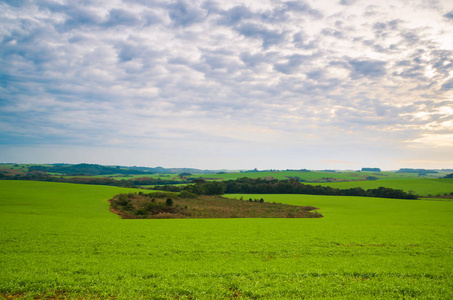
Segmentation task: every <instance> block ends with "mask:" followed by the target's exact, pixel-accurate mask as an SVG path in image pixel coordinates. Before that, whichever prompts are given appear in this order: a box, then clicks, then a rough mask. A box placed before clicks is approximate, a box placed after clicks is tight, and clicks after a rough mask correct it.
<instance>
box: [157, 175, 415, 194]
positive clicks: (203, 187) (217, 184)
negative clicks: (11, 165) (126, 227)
mask: <svg viewBox="0 0 453 300" xmlns="http://www.w3.org/2000/svg"><path fill="white" fill-rule="evenodd" d="M194 183H195V184H193V185H187V186H183V187H178V189H179V190H176V189H175V187H171V190H172V191H179V192H186V193H191V194H194V195H222V194H306V195H329V196H361V197H378V198H395V199H418V196H417V195H415V194H412V193H406V192H404V191H403V190H397V189H392V188H386V187H379V188H377V189H367V190H364V189H363V188H361V187H356V188H349V189H337V188H332V187H329V186H321V185H308V184H303V183H301V182H299V181H297V180H295V179H293V178H291V179H288V180H278V179H271V180H269V179H261V178H257V179H252V178H246V177H243V178H238V179H236V180H226V181H205V180H201V179H197V180H194ZM155 189H159V190H168V191H170V186H168V187H155Z"/></svg>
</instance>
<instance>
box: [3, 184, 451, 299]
mask: <svg viewBox="0 0 453 300" xmlns="http://www.w3.org/2000/svg"><path fill="white" fill-rule="evenodd" d="M125 191H129V190H128V189H121V188H116V187H103V186H89V185H75V184H61V183H48V182H22V181H0V245H1V247H0V269H1V272H0V295H2V296H3V297H7V296H8V295H20V296H21V297H23V298H27V297H28V298H30V299H33V298H34V297H35V296H40V297H44V296H45V295H49V296H50V295H53V296H59V297H61V298H63V297H67V298H77V299H80V298H82V297H83V298H99V299H105V298H107V297H109V296H111V297H115V298H117V299H174V298H179V299H189V298H192V299H193V298H198V299H219V298H220V299H222V298H223V299H229V298H236V297H237V298H243V299H248V298H250V299H257V298H261V299H270V298H274V299H282V298H289V299H300V298H312V299H319V298H341V299H395V298H398V299H409V298H417V299H452V298H453V234H452V232H453V230H452V229H453V226H452V225H453V202H445V201H444V202H443V201H420V200H412V201H408V200H393V199H377V198H360V197H357V198H354V197H332V196H330V197H329V196H308V195H243V197H244V198H245V199H248V198H249V197H251V198H260V197H263V198H264V199H265V201H266V202H268V201H270V202H273V201H275V202H282V203H288V204H297V205H311V206H315V207H320V212H321V213H322V214H323V215H324V218H321V219H192V220H122V219H120V218H119V217H118V216H116V215H115V214H113V213H110V212H109V211H108V203H107V200H108V199H109V198H111V197H112V196H113V195H115V194H117V193H120V192H125ZM233 196H234V197H239V195H233ZM0 297H1V296H0Z"/></svg>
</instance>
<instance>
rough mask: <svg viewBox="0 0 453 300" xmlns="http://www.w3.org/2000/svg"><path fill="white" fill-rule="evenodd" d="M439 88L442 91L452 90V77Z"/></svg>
mask: <svg viewBox="0 0 453 300" xmlns="http://www.w3.org/2000/svg"><path fill="white" fill-rule="evenodd" d="M441 90H442V91H449V90H453V79H450V80H448V81H447V82H445V83H444V84H442V87H441Z"/></svg>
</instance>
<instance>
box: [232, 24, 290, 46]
mask: <svg viewBox="0 0 453 300" xmlns="http://www.w3.org/2000/svg"><path fill="white" fill-rule="evenodd" d="M236 30H237V31H238V32H239V33H240V34H242V35H243V36H245V37H251V38H256V39H260V40H261V41H262V45H263V48H264V49H267V48H269V47H270V46H272V45H277V44H280V43H282V42H283V41H284V40H285V34H284V33H282V32H280V31H277V30H269V29H266V28H265V27H264V26H259V25H256V24H253V23H245V24H243V25H240V26H239V27H237V28H236Z"/></svg>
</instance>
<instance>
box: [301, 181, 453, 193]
mask: <svg viewBox="0 0 453 300" xmlns="http://www.w3.org/2000/svg"><path fill="white" fill-rule="evenodd" d="M308 184H310V183H308ZM314 185H322V186H330V187H333V188H339V189H348V188H354V187H361V188H363V189H376V188H378V187H381V186H383V187H388V188H392V189H398V190H403V191H405V192H409V191H413V192H414V193H415V194H418V195H421V196H437V195H441V196H442V195H444V194H450V193H452V192H453V179H434V178H433V179H431V178H429V179H428V178H404V179H385V180H371V181H348V182H322V183H316V184H314Z"/></svg>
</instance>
